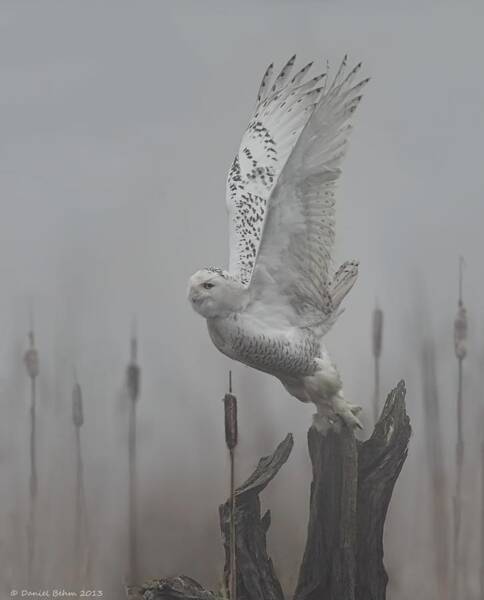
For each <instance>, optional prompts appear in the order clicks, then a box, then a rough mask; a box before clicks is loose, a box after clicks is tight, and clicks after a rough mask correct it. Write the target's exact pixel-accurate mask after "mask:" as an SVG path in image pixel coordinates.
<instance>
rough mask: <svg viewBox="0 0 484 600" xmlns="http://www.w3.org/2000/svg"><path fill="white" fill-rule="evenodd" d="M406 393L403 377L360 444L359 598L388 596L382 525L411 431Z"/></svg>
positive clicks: (404, 458)
mask: <svg viewBox="0 0 484 600" xmlns="http://www.w3.org/2000/svg"><path fill="white" fill-rule="evenodd" d="M405 393H406V390H405V383H404V382H403V381H401V382H400V383H399V384H398V386H397V387H396V388H395V389H394V390H392V391H391V392H390V394H389V395H388V398H387V401H386V402H385V406H384V408H383V412H382V414H381V417H380V419H379V421H378V423H377V424H376V426H375V429H374V431H373V435H372V436H371V438H370V439H369V440H367V441H366V442H364V443H363V444H359V448H358V546H357V548H358V551H357V578H356V581H357V583H356V598H357V599H358V600H385V591H386V585H387V582H388V576H387V573H386V571H385V567H384V564H383V527H384V525H385V518H386V515H387V510H388V505H389V504H390V499H391V497H392V493H393V488H394V487H395V483H396V481H397V478H398V476H399V475H400V471H401V470H402V467H403V463H404V462H405V460H406V458H407V453H408V442H409V440H410V435H411V432H412V429H411V427H410V419H409V418H408V415H407V412H406V409H405Z"/></svg>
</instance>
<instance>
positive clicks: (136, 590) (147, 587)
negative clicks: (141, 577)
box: [126, 575, 218, 600]
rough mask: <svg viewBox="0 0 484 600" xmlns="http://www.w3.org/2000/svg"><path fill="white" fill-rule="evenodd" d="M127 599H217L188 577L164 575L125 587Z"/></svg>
mask: <svg viewBox="0 0 484 600" xmlns="http://www.w3.org/2000/svg"><path fill="white" fill-rule="evenodd" d="M126 592H127V597H128V600H218V596H216V595H215V594H213V593H212V592H207V591H206V590H204V589H203V588H202V586H201V585H200V584H199V583H198V582H196V581H195V580H194V579H191V578H190V577H186V576H185V575H180V576H179V577H164V578H162V579H153V580H152V581H148V582H146V583H145V584H143V585H140V586H131V587H128V588H127V589H126Z"/></svg>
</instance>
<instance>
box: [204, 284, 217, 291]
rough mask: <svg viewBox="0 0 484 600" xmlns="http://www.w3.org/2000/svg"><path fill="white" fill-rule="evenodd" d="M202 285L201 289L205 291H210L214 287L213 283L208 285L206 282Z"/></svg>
mask: <svg viewBox="0 0 484 600" xmlns="http://www.w3.org/2000/svg"><path fill="white" fill-rule="evenodd" d="M202 285H203V287H204V288H205V289H206V290H209V289H211V288H213V287H215V286H214V284H213V283H208V282H207V283H203V284H202Z"/></svg>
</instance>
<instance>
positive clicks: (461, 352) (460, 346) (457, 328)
mask: <svg viewBox="0 0 484 600" xmlns="http://www.w3.org/2000/svg"><path fill="white" fill-rule="evenodd" d="M454 348H455V355H456V356H457V358H458V359H459V360H462V359H464V358H465V356H466V354H467V311H466V309H465V307H464V305H463V304H462V302H460V303H459V308H458V310H457V316H456V318H455V321H454Z"/></svg>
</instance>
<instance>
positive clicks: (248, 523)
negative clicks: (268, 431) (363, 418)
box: [129, 381, 411, 600]
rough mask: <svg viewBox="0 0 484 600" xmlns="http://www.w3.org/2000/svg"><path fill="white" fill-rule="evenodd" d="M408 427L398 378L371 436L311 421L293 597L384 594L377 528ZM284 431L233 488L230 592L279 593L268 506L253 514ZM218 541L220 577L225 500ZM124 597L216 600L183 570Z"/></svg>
mask: <svg viewBox="0 0 484 600" xmlns="http://www.w3.org/2000/svg"><path fill="white" fill-rule="evenodd" d="M410 434H411V428H410V422H409V418H408V416H407V413H406V410H405V384H404V383H403V381H402V382H400V383H399V384H398V386H397V387H396V388H395V389H394V390H392V391H391V392H390V394H389V395H388V398H387V401H386V403H385V407H384V409H383V412H382V414H381V417H380V419H379V421H378V423H377V424H376V426H375V429H374V431H373V434H372V436H371V437H370V439H369V440H367V441H366V442H364V443H361V442H357V441H356V439H355V437H354V434H353V432H352V431H350V430H349V429H348V428H346V427H342V429H341V431H340V432H335V431H329V432H328V433H327V434H326V435H324V434H322V433H320V432H319V431H317V430H316V429H315V428H314V427H311V428H310V430H309V432H308V445H309V454H310V458H311V462H312V467H313V481H312V483H311V493H310V513H309V525H308V535H307V542H306V549H305V551H304V557H303V561H302V564H301V567H300V571H299V580H298V584H297V587H296V593H295V600H385V593H386V585H387V581H388V577H387V574H386V571H385V567H384V565H383V528H384V523H385V518H386V514H387V509H388V505H389V503H390V499H391V496H392V493H393V488H394V486H395V482H396V480H397V478H398V476H399V474H400V471H401V469H402V466H403V464H404V462H405V459H406V457H407V449H408V442H409V439H410ZM292 446H293V439H292V435H290V434H289V435H288V436H287V437H286V439H285V440H284V441H283V442H281V443H280V444H279V446H278V447H277V448H276V450H275V451H274V453H273V454H272V455H271V456H267V457H264V458H262V459H261V460H260V461H259V464H258V465H257V468H256V469H255V471H254V472H253V473H252V475H251V476H250V477H249V478H248V479H247V481H246V482H245V483H244V484H243V485H241V486H240V487H239V488H237V490H236V500H235V505H236V511H235V522H236V547H237V566H236V570H237V600H284V595H283V592H282V588H281V585H280V583H279V580H278V579H277V576H276V573H275V571H274V567H273V564H272V560H271V559H270V558H269V555H268V553H267V544H266V535H267V531H268V529H269V526H270V512H269V511H266V513H265V514H264V515H263V516H261V504H260V499H259V494H260V493H261V492H262V491H263V490H264V489H265V488H266V486H267V485H268V484H269V483H270V481H271V480H272V479H273V478H274V477H275V476H276V475H277V473H278V472H279V469H280V468H281V467H282V465H283V464H284V463H285V462H286V461H287V459H288V457H289V454H290V453H291V450H292ZM219 515H220V527H221V530H222V536H223V541H224V548H225V569H224V577H225V585H226V588H227V589H228V576H229V568H230V560H229V559H230V556H229V537H230V502H229V501H227V502H226V503H225V504H223V505H222V506H220V508H219ZM129 598H131V600H219V599H220V595H218V594H216V593H214V592H210V591H206V590H204V589H203V588H202V586H201V585H200V584H198V583H197V582H196V581H194V580H193V579H191V578H189V577H185V576H180V577H174V578H164V579H160V580H155V581H152V582H150V583H148V584H145V585H144V586H141V587H132V588H130V590H129Z"/></svg>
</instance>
